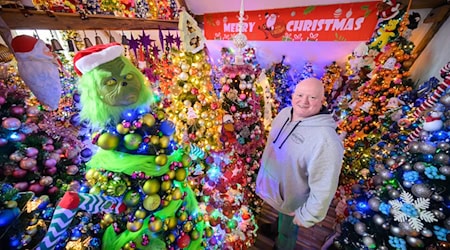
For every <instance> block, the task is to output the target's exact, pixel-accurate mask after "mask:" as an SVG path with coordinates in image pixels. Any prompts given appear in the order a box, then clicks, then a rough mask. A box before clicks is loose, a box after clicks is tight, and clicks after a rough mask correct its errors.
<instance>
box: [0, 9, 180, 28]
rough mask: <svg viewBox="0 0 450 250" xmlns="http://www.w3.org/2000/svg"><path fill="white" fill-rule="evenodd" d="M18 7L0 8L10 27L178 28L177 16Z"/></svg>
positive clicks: (1, 14) (0, 14)
mask: <svg viewBox="0 0 450 250" xmlns="http://www.w3.org/2000/svg"><path fill="white" fill-rule="evenodd" d="M51 14H52V15H48V14H47V13H46V12H45V11H36V10H29V11H26V12H24V11H23V10H20V9H7V8H2V9H0V17H1V18H2V19H3V20H4V21H5V23H6V24H7V25H8V27H9V28H10V29H12V30H13V29H51V30H151V29H159V28H160V29H162V30H177V29H178V20H159V19H140V18H128V17H116V16H112V15H91V16H88V18H87V19H82V18H81V17H80V15H78V14H73V13H60V12H52V13H51Z"/></svg>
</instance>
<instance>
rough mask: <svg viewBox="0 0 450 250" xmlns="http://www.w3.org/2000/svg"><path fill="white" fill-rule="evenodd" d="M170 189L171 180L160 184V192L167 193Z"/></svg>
mask: <svg viewBox="0 0 450 250" xmlns="http://www.w3.org/2000/svg"><path fill="white" fill-rule="evenodd" d="M171 188H172V181H171V180H167V181H163V182H162V183H161V190H162V191H167V190H169V189H171Z"/></svg>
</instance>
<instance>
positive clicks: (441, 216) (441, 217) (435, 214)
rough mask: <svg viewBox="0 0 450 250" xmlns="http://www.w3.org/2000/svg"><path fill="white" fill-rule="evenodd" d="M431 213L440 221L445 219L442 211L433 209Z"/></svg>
mask: <svg viewBox="0 0 450 250" xmlns="http://www.w3.org/2000/svg"><path fill="white" fill-rule="evenodd" d="M431 212H432V213H433V214H434V217H436V219H438V220H443V219H445V214H444V213H443V212H442V211H439V210H437V209H433V210H431Z"/></svg>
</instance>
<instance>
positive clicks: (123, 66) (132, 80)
mask: <svg viewBox="0 0 450 250" xmlns="http://www.w3.org/2000/svg"><path fill="white" fill-rule="evenodd" d="M129 64H130V65H129ZM96 70H97V72H96V73H97V74H96V75H97V77H98V78H97V79H98V80H97V83H98V84H97V93H98V95H99V97H100V99H102V101H103V102H104V103H106V104H107V105H110V106H128V105H131V104H134V103H135V102H136V101H137V100H138V99H139V94H140V91H141V88H142V83H141V79H140V78H139V77H138V73H139V72H136V68H135V67H134V66H133V65H132V64H131V63H127V62H126V61H124V60H122V58H117V59H114V60H113V61H111V62H108V63H105V64H102V65H100V66H98V68H97V69H96Z"/></svg>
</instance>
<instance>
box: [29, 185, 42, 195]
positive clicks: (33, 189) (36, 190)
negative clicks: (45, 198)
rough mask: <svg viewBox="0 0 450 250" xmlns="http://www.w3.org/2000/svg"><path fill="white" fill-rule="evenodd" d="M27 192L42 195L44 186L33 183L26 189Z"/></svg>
mask: <svg viewBox="0 0 450 250" xmlns="http://www.w3.org/2000/svg"><path fill="white" fill-rule="evenodd" d="M28 190H29V191H31V192H33V193H35V194H40V193H42V191H44V186H42V185H41V184H39V183H33V184H31V185H30V186H29V187H28Z"/></svg>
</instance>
